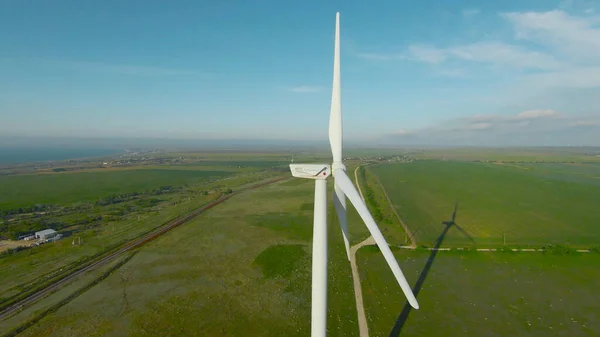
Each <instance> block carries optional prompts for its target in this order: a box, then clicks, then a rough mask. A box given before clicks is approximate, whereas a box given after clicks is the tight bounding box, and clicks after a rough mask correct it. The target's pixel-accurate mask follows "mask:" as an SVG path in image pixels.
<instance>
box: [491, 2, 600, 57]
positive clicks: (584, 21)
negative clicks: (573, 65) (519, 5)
mask: <svg viewBox="0 0 600 337" xmlns="http://www.w3.org/2000/svg"><path fill="white" fill-rule="evenodd" d="M501 16H502V17H504V18H505V19H506V20H508V21H509V22H510V23H511V24H512V25H513V27H514V30H515V32H516V38H517V39H523V40H530V41H533V42H536V43H540V44H543V45H546V46H549V47H551V48H553V49H554V50H555V51H556V52H558V53H560V54H563V55H565V56H568V57H569V58H571V59H572V60H573V61H592V62H594V63H595V64H597V63H598V56H600V26H599V24H600V17H597V16H573V15H569V14H567V13H566V12H563V11H558V10H554V11H549V12H525V13H514V12H513V13H503V14H501Z"/></svg>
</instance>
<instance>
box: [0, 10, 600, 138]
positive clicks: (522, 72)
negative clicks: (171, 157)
mask: <svg viewBox="0 0 600 337" xmlns="http://www.w3.org/2000/svg"><path fill="white" fill-rule="evenodd" d="M336 11H340V13H341V14H340V15H341V40H342V41H341V53H342V104H343V113H344V116H343V118H344V136H345V139H347V140H353V141H362V140H364V141H380V142H392V143H394V142H396V143H399V144H405V143H406V144H409V143H419V144H420V143H423V144H429V143H432V144H461V145H506V144H509V145H600V110H599V109H600V108H599V107H600V3H599V2H598V1H577V0H575V1H547V0H543V1H542V0H533V1H527V0H520V1H512V0H511V1H496V2H491V1H445V0H439V1H429V0H426V1H410V2H409V1H397V0H394V1H376V2H367V1H361V2H359V1H353V2H350V1H301V2H292V1H274V0H270V1H210V2H208V1H170V2H166V1H150V0H145V1H124V0H121V1H94V2H91V1H88V2H83V1H60V0H56V1H18V0H3V1H0V134H3V135H19V136H23V135H26V136H27V135H32V136H33V135H42V136H62V137H65V136H73V137H123V136H125V137H167V138H190V139H194V138H197V139H207V138H210V139H214V138H255V139H325V138H326V137H327V128H328V124H327V123H328V114H329V101H330V87H331V78H332V62H333V35H334V20H335V12H336Z"/></svg>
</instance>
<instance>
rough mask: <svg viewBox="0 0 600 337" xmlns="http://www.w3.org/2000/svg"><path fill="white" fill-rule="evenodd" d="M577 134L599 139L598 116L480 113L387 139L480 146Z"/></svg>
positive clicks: (547, 111)
mask: <svg viewBox="0 0 600 337" xmlns="http://www.w3.org/2000/svg"><path fill="white" fill-rule="evenodd" d="M580 132H586V134H585V135H586V136H587V138H586V139H596V140H598V138H600V133H599V132H600V114H598V115H595V116H572V115H571V116H569V115H567V114H563V113H560V112H558V111H554V110H550V109H536V110H528V111H522V112H520V113H517V114H512V115H494V114H483V115H481V114H480V115H472V116H466V117H459V118H454V119H449V120H445V121H441V122H440V123H439V124H436V125H431V126H429V127H425V128H420V129H413V130H407V129H402V130H400V131H397V132H393V133H391V134H389V135H388V138H391V139H397V140H398V141H399V142H410V141H416V142H428V141H432V140H433V141H437V142H440V141H449V142H451V141H458V140H460V142H461V144H471V145H481V144H485V143H486V142H488V141H490V140H492V139H493V140H494V141H495V142H498V141H500V142H501V141H504V142H508V143H510V142H511V141H512V140H513V139H519V140H523V139H527V138H528V137H529V138H531V139H530V140H532V139H534V138H536V137H537V138H540V139H541V138H544V137H552V136H553V135H556V134H562V135H563V136H565V135H566V136H567V137H570V138H571V140H572V141H575V140H577V137H578V136H579V135H580V134H579V133H580ZM532 137H533V138H532ZM544 139H546V138H544Z"/></svg>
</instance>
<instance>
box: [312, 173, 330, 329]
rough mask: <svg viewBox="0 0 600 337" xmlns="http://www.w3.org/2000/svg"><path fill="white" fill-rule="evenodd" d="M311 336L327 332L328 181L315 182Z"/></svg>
mask: <svg viewBox="0 0 600 337" xmlns="http://www.w3.org/2000/svg"><path fill="white" fill-rule="evenodd" d="M314 212H315V213H314V228H313V256H312V309H311V336H323V337H324V336H325V335H326V332H327V330H326V329H327V180H325V179H321V180H316V181H315V208H314Z"/></svg>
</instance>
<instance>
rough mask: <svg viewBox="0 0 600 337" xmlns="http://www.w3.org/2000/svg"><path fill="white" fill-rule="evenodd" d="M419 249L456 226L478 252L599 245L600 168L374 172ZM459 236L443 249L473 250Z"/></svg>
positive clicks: (407, 166) (422, 164) (398, 168)
mask: <svg viewBox="0 0 600 337" xmlns="http://www.w3.org/2000/svg"><path fill="white" fill-rule="evenodd" d="M370 170H371V171H372V172H373V173H375V174H376V175H377V176H378V177H379V179H380V181H381V183H382V184H383V185H384V186H385V189H386V191H387V192H388V194H389V196H390V198H391V199H392V202H393V203H394V206H395V207H396V209H397V211H398V213H399V214H400V216H401V217H402V218H403V220H404V221H405V222H406V223H407V225H408V226H409V228H410V229H411V230H412V231H413V232H414V233H415V237H416V239H417V243H418V244H425V245H429V246H431V245H433V243H434V241H435V240H436V238H437V237H438V235H439V233H440V232H441V231H442V229H443V227H444V225H443V224H442V221H448V220H450V219H451V216H452V212H453V207H454V205H455V203H456V201H458V208H457V214H456V219H455V221H456V224H457V225H458V226H460V228H462V229H463V230H464V232H466V233H468V235H470V236H471V237H472V239H473V240H474V242H475V244H477V245H479V246H491V245H502V244H503V236H504V237H505V238H506V244H507V245H521V246H526V245H534V246H540V245H544V244H549V243H553V244H569V245H572V246H580V247H591V246H595V245H597V244H598V243H600V226H598V223H599V222H600V208H598V207H597V205H599V204H600V184H599V182H600V179H598V177H599V176H600V166H598V165H595V164H585V165H584V164H510V165H507V164H496V163H473V162H456V161H434V160H419V161H414V162H411V163H403V164H389V165H377V166H373V167H371V168H370ZM464 232H461V231H459V230H457V228H453V229H451V230H450V231H449V232H448V235H447V238H446V239H445V241H444V244H445V245H472V244H473V241H471V239H469V237H468V236H467V235H465V233H464Z"/></svg>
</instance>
